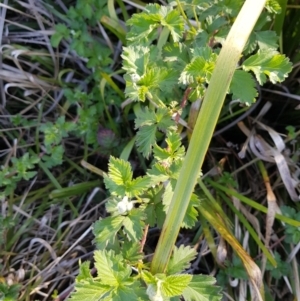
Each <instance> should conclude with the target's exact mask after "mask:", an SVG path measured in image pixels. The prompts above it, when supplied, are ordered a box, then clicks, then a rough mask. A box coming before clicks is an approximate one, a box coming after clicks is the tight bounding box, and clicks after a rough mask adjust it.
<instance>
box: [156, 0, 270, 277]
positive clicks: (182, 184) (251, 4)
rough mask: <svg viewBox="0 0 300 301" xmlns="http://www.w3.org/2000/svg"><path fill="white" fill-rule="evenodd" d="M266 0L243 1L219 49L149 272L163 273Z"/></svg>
mask: <svg viewBox="0 0 300 301" xmlns="http://www.w3.org/2000/svg"><path fill="white" fill-rule="evenodd" d="M265 2H266V0H257V1H253V0H246V2H245V3H244V5H243V7H242V9H241V11H240V13H239V15H238V17H237V19H236V21H235V23H234V24H233V26H232V28H231V30H230V32H229V34H228V37H227V39H226V41H225V43H224V45H223V47H222V50H221V52H220V55H219V57H218V60H217V64H216V67H215V70H214V72H213V74H212V78H211V81H210V85H209V87H208V89H207V91H206V93H205V97H204V100H203V104H202V108H201V110H200V113H199V116H198V118H197V122H196V125H195V129H194V132H193V135H192V138H191V142H190V145H189V148H188V151H187V154H186V157H185V159H184V163H183V166H182V169H181V172H180V175H179V179H178V181H177V185H176V188H175V191H174V194H173V197H172V201H171V204H170V207H169V210H168V213H167V216H166V220H165V223H164V226H163V229H162V233H161V235H160V238H159V241H158V245H157V247H156V250H155V253H154V257H153V261H152V264H151V272H152V273H153V274H156V273H162V272H164V271H165V269H166V267H167V264H168V261H169V258H170V256H171V253H172V250H173V246H174V244H175V242H176V238H177V235H178V233H179V230H180V226H181V223H182V221H183V218H184V215H185V213H186V210H187V207H188V204H189V201H190V198H191V195H192V192H193V190H194V187H195V184H196V181H197V178H198V177H199V172H200V169H201V167H202V164H203V161H204V157H205V154H206V152H207V149H208V146H209V143H210V140H211V137H212V135H213V131H214V129H215V126H216V123H217V120H218V117H219V114H220V111H221V108H222V106H223V102H224V99H225V96H226V93H227V91H228V88H229V84H230V82H231V79H232V76H233V73H234V71H235V69H236V66H237V63H238V61H239V59H240V56H241V53H242V51H243V48H244V46H245V44H246V42H247V40H248V38H249V35H250V33H251V31H252V30H253V27H254V25H255V23H256V21H257V19H258V17H259V16H260V14H261V12H262V10H263V8H264V5H265Z"/></svg>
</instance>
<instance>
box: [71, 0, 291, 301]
mask: <svg viewBox="0 0 300 301" xmlns="http://www.w3.org/2000/svg"><path fill="white" fill-rule="evenodd" d="M250 2H251V1H250ZM250 2H249V1H246V3H245V4H244V6H243V8H242V9H241V13H240V14H239V15H238V17H237V19H236V22H235V23H234V24H233V26H232V22H233V20H234V19H235V18H236V16H237V14H238V11H239V10H240V8H241V7H242V4H243V2H242V1H235V2H230V1H215V2H214V3H213V4H210V2H207V3H202V2H199V3H198V2H197V3H194V2H193V3H187V2H184V3H183V2H180V1H177V2H176V3H173V2H172V3H170V5H168V6H159V5H158V4H149V5H147V6H146V7H145V11H144V12H142V13H140V14H134V15H133V16H132V18H131V19H129V20H128V22H127V24H128V25H129V26H130V30H129V31H128V34H127V46H126V47H124V49H123V54H122V58H123V69H124V70H125V71H126V74H125V75H124V79H125V81H126V89H125V94H126V95H127V96H128V97H130V99H131V100H133V101H137V102H138V103H137V104H135V105H134V106H133V108H134V111H135V114H136V120H135V128H136V130H137V134H136V145H137V148H138V150H139V151H140V152H141V153H142V154H143V156H144V157H145V158H151V159H152V163H151V166H150V168H149V169H148V170H147V173H146V175H144V176H140V177H136V178H134V177H133V170H132V168H131V165H130V163H129V162H126V161H124V160H121V159H117V158H114V157H111V159H110V162H109V170H108V173H107V174H104V182H105V185H106V188H107V189H108V190H109V191H110V193H111V197H110V199H109V200H108V202H107V204H106V209H107V211H108V212H109V213H110V216H108V217H106V218H104V219H101V220H99V221H98V222H96V223H95V225H94V230H93V231H94V235H95V244H96V246H97V248H98V249H99V250H98V251H96V252H95V256H94V259H95V266H96V269H97V271H98V276H97V277H95V278H93V277H92V276H91V274H90V272H89V264H82V265H81V272H80V274H79V276H78V277H77V281H76V285H75V292H74V293H72V295H71V299H72V300H82V298H84V297H85V296H87V294H89V295H88V299H89V300H147V299H148V298H150V300H180V298H181V296H183V298H184V299H185V300H203V299H205V298H206V299H207V300H220V299H221V296H220V295H219V289H218V288H217V287H215V286H211V284H212V283H214V280H213V279H212V278H211V277H208V276H198V275H193V276H192V275H189V274H185V273H184V271H185V270H186V269H187V268H188V267H189V265H190V261H191V260H193V259H194V257H195V255H196V253H195V251H194V250H193V249H192V248H190V247H183V246H180V247H174V244H175V241H176V237H177V235H178V232H179V229H180V228H181V227H184V228H192V227H193V226H195V224H196V222H197V220H198V217H199V218H201V219H203V218H204V219H206V220H207V221H209V222H210V223H211V224H212V226H213V227H214V228H215V229H216V230H217V231H218V232H220V233H221V234H222V236H223V237H224V239H225V240H227V241H228V242H229V243H230V244H232V246H234V248H235V249H236V252H237V254H238V256H239V257H240V258H241V259H242V262H243V265H244V267H245V268H246V271H247V273H248V276H249V277H250V281H251V282H252V285H253V286H254V287H255V288H256V293H255V295H256V296H257V297H259V296H260V295H261V296H263V288H262V286H261V283H262V279H261V276H260V271H259V269H258V267H257V266H256V265H255V263H254V261H253V260H252V259H251V258H250V257H249V256H248V255H247V254H246V253H245V251H244V250H243V249H242V247H241V246H240V244H239V242H238V241H237V240H236V239H235V238H234V237H233V236H232V234H231V230H230V227H229V226H228V223H227V221H226V218H225V216H224V214H222V211H221V210H220V207H219V206H218V203H217V202H215V201H214V198H213V197H212V196H211V195H210V193H209V191H208V190H207V189H206V188H205V186H204V185H203V183H202V182H201V181H199V182H198V183H199V186H200V187H201V189H202V191H203V192H204V195H205V198H207V199H208V200H209V201H210V203H209V202H207V201H205V203H204V202H203V203H201V201H200V195H202V196H203V194H199V193H197V192H196V191H194V186H195V184H196V181H197V180H199V176H200V168H201V166H202V163H203V160H204V155H205V153H206V151H207V148H208V144H209V142H210V139H211V136H212V133H213V130H214V127H215V125H216V123H217V119H218V116H219V114H220V111H221V109H222V105H223V101H224V98H225V97H226V95H227V94H231V97H232V98H233V99H238V100H239V101H240V102H241V103H244V104H251V103H253V102H254V100H255V97H256V96H257V90H256V87H255V80H254V78H253V75H254V77H255V78H256V80H257V82H258V83H259V84H260V85H262V84H264V83H265V82H266V81H267V79H269V80H270V81H271V82H272V83H276V82H281V81H283V80H284V79H285V78H286V77H287V74H288V72H290V71H291V64H290V62H289V61H288V59H287V58H285V57H284V56H283V55H281V54H280V53H278V52H277V51H276V48H277V37H276V34H274V33H271V32H270V31H269V30H266V28H268V26H269V24H270V22H271V13H270V12H276V13H278V12H279V10H280V8H278V3H277V2H274V1H273V2H271V1H269V2H268V3H267V6H266V8H267V10H266V11H264V12H263V13H262V14H261V11H262V10H263V8H264V4H265V3H264V1H261V2H260V3H259V5H258V4H257V3H255V5H254V6H253V3H252V4H251V3H250ZM249 11H250V12H251V13H250V14H249ZM268 11H269V12H268ZM257 19H258V22H257V24H256V26H255V27H254V25H255V23H256V21H257ZM231 26H232V28H231ZM253 28H254V30H253ZM252 30H253V32H252ZM251 32H252V33H251ZM227 34H228V36H227ZM225 38H226V39H225ZM248 38H249V41H248V43H247V44H246V42H247V40H248ZM220 45H222V49H221V48H220ZM237 64H238V65H237ZM207 85H208V89H207V88H206V86H207ZM203 97H204V100H203V104H202V108H201V109H200V113H199V116H198V119H197V122H196V123H195V122H190V123H189V124H187V123H186V122H185V121H184V120H183V117H184V116H185V115H186V114H187V108H189V107H190V105H189V104H188V102H189V101H190V102H195V101H197V100H198V99H201V98H203ZM180 99H182V102H181V103H180ZM190 114H196V115H197V114H198V112H197V111H196V112H193V107H192V106H191V107H190ZM181 125H184V126H185V127H186V128H187V131H188V132H189V134H190V133H191V132H192V131H193V132H194V133H195V134H194V135H192V137H191V140H190V144H189V147H188V151H187V153H185V147H184V146H183V145H182V138H181V136H180V131H182V126H181ZM210 209H212V210H217V212H218V213H220V216H221V220H222V219H223V220H222V221H220V220H218V219H216V218H215V217H214V216H212V214H211V212H212V211H210ZM162 221H164V223H163V228H162V233H161V235H160V238H159V242H158V245H157V248H156V250H155V253H154V257H153V260H152V262H151V264H149V263H147V262H146V263H145V262H144V259H143V248H144V243H145V239H146V237H147V229H148V227H149V226H154V225H161V224H162ZM266 252H268V251H267V250H266ZM146 287H147V289H146ZM259 291H260V292H259ZM147 295H148V296H147ZM261 296H260V298H263V297H261Z"/></svg>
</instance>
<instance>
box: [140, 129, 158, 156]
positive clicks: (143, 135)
mask: <svg viewBox="0 0 300 301" xmlns="http://www.w3.org/2000/svg"><path fill="white" fill-rule="evenodd" d="M156 130H157V127H156V126H155V125H154V124H152V125H145V126H142V127H141V128H140V129H139V130H138V132H137V139H136V145H137V147H138V150H139V151H140V152H141V153H142V154H143V156H145V157H146V158H149V155H150V154H151V150H152V145H153V144H154V143H155V140H156V139H155V134H156Z"/></svg>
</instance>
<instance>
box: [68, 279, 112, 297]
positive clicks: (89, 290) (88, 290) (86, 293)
mask: <svg viewBox="0 0 300 301" xmlns="http://www.w3.org/2000/svg"><path fill="white" fill-rule="evenodd" d="M110 290H111V287H110V286H108V285H104V284H103V283H102V282H100V281H94V280H88V281H84V282H78V283H76V284H75V291H74V292H73V293H72V294H71V296H70V300H71V301H99V300H100V299H101V297H102V296H104V295H105V294H107V293H108V292H109V291H110Z"/></svg>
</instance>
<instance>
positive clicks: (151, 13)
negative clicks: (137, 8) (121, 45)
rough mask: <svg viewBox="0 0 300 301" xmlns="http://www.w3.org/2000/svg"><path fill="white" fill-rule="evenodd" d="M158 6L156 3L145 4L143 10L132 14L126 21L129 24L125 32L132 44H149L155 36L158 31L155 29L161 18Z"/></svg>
mask: <svg viewBox="0 0 300 301" xmlns="http://www.w3.org/2000/svg"><path fill="white" fill-rule="evenodd" d="M159 9H160V6H159V5H158V4H149V5H146V7H145V11H144V12H142V13H139V14H133V15H132V16H131V18H130V19H129V20H128V21H127V24H128V25H130V26H131V29H130V31H129V32H128V34H127V40H128V41H129V42H131V43H134V44H143V43H145V44H147V43H148V44H151V42H152V41H153V40H154V39H155V38H157V36H158V32H157V31H155V29H156V28H157V27H158V26H159V23H160V21H161V19H162V17H161V15H160V14H159Z"/></svg>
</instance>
